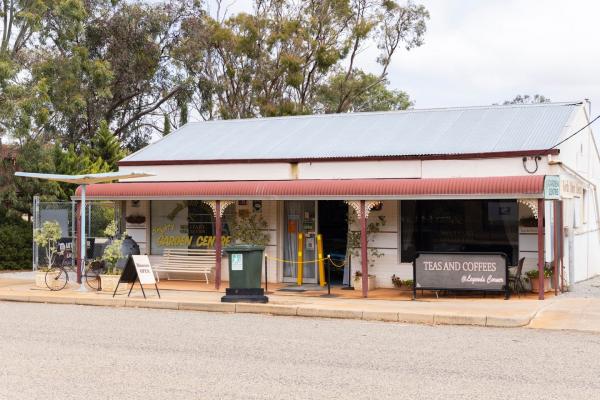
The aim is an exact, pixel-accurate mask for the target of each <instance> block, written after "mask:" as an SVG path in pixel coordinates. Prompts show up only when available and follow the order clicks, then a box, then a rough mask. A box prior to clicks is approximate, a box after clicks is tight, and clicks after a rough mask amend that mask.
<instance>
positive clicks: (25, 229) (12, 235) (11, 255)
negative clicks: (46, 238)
mask: <svg viewBox="0 0 600 400" xmlns="http://www.w3.org/2000/svg"><path fill="white" fill-rule="evenodd" d="M32 239H33V238H32V227H31V223H29V222H26V221H23V220H22V219H20V218H11V217H8V216H7V215H6V210H0V249H2V251H0V269H26V268H31V241H32Z"/></svg>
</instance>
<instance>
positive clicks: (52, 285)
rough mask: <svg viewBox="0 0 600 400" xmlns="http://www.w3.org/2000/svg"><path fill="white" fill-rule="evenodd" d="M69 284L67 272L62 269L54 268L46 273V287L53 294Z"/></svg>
mask: <svg viewBox="0 0 600 400" xmlns="http://www.w3.org/2000/svg"><path fill="white" fill-rule="evenodd" d="M68 282H69V275H68V274H67V271H65V270H64V269H63V268H60V267H52V268H50V269H49V270H48V272H46V286H48V289H50V290H52V291H53V292H55V291H58V290H62V289H64V288H65V286H67V283H68Z"/></svg>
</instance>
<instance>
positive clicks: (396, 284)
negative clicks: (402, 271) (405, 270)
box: [392, 274, 402, 289]
mask: <svg viewBox="0 0 600 400" xmlns="http://www.w3.org/2000/svg"><path fill="white" fill-rule="evenodd" d="M392 284H393V285H394V287H395V288H397V289H400V288H401V287H402V279H400V277H399V276H396V274H394V275H392Z"/></svg>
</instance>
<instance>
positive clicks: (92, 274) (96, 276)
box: [85, 268, 101, 290]
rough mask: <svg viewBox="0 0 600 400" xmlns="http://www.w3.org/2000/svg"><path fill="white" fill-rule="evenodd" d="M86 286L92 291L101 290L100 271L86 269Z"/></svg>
mask: <svg viewBox="0 0 600 400" xmlns="http://www.w3.org/2000/svg"><path fill="white" fill-rule="evenodd" d="M85 284H86V285H88V287H89V288H90V289H92V290H100V289H101V287H100V270H98V269H91V268H88V269H86V270H85Z"/></svg>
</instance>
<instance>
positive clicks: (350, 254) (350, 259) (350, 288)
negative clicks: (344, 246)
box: [342, 252, 354, 290]
mask: <svg viewBox="0 0 600 400" xmlns="http://www.w3.org/2000/svg"><path fill="white" fill-rule="evenodd" d="M342 290H354V287H353V286H352V252H349V253H348V286H346V287H343V288H342Z"/></svg>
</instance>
